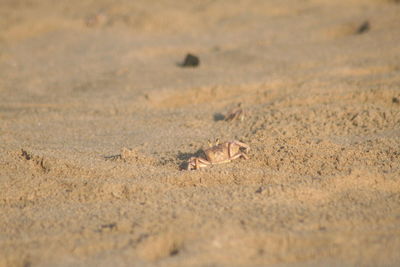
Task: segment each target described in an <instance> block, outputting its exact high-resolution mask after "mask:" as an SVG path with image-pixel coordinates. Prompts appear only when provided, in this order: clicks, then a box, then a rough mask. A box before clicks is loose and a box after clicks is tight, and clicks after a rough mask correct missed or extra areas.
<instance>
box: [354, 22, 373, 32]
mask: <svg viewBox="0 0 400 267" xmlns="http://www.w3.org/2000/svg"><path fill="white" fill-rule="evenodd" d="M370 28H371V25H370V24H369V21H365V22H364V23H363V24H361V25H360V27H358V29H357V31H356V33H357V34H363V33H366V32H367V31H369V30H370Z"/></svg>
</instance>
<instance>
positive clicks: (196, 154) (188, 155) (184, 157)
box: [177, 149, 204, 170]
mask: <svg viewBox="0 0 400 267" xmlns="http://www.w3.org/2000/svg"><path fill="white" fill-rule="evenodd" d="M191 157H204V152H203V150H202V149H199V150H197V151H196V152H194V153H186V152H179V153H178V155H177V158H178V159H179V160H181V164H179V169H181V170H186V169H187V166H188V161H189V159H190V158H191Z"/></svg>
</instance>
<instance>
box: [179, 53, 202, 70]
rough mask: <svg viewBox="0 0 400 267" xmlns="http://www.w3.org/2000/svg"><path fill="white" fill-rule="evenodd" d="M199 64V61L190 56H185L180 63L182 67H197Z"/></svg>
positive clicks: (195, 57)
mask: <svg viewBox="0 0 400 267" xmlns="http://www.w3.org/2000/svg"><path fill="white" fill-rule="evenodd" d="M199 64H200V59H199V58H198V57H197V56H195V55H192V54H187V55H186V58H185V60H184V61H183V63H182V67H197V66H198V65H199Z"/></svg>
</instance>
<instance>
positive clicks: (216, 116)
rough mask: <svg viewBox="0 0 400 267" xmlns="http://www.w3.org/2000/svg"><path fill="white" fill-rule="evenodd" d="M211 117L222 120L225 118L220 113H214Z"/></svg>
mask: <svg viewBox="0 0 400 267" xmlns="http://www.w3.org/2000/svg"><path fill="white" fill-rule="evenodd" d="M213 118H214V121H223V120H225V119H226V118H225V115H224V114H222V113H214V116H213Z"/></svg>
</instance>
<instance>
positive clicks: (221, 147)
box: [187, 139, 250, 171]
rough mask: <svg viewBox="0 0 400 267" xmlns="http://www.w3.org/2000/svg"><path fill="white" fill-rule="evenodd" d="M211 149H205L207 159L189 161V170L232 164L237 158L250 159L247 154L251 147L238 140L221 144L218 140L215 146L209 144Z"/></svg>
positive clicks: (200, 158)
mask: <svg viewBox="0 0 400 267" xmlns="http://www.w3.org/2000/svg"><path fill="white" fill-rule="evenodd" d="M208 145H209V148H207V149H203V152H204V155H205V158H203V157H191V158H190V159H189V161H188V165H187V170H189V171H190V170H197V169H199V168H203V167H207V166H209V165H214V164H222V163H227V162H230V161H232V160H234V159H237V158H240V157H242V158H244V159H248V158H249V157H248V156H247V154H246V153H247V152H248V151H249V150H250V147H249V146H248V145H247V144H245V143H242V142H240V141H237V140H233V141H229V142H224V143H219V140H218V139H217V140H216V142H215V145H212V144H211V142H210V141H209V142H208Z"/></svg>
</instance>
